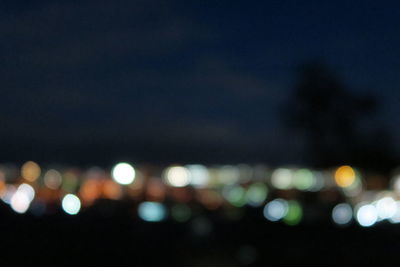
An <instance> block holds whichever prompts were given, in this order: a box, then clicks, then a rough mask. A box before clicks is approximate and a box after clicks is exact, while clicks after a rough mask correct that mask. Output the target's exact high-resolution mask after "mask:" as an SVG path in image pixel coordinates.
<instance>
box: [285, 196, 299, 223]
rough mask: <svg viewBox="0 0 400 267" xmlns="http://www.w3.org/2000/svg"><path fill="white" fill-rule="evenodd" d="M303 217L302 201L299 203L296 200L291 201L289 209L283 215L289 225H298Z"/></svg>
mask: <svg viewBox="0 0 400 267" xmlns="http://www.w3.org/2000/svg"><path fill="white" fill-rule="evenodd" d="M302 217H303V209H302V207H301V205H300V203H298V202H297V201H295V200H291V201H289V202H288V211H287V213H286V215H285V217H283V221H284V222H285V223H286V224H288V225H296V224H298V223H300V221H301V219H302Z"/></svg>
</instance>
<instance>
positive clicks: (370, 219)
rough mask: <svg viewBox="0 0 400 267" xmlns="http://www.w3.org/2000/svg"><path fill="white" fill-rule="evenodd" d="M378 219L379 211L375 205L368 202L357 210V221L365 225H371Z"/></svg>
mask: <svg viewBox="0 0 400 267" xmlns="http://www.w3.org/2000/svg"><path fill="white" fill-rule="evenodd" d="M377 220H378V211H377V209H376V208H375V206H374V205H371V204H367V205H363V206H361V207H360V208H359V209H358V211H357V221H358V223H359V224H360V225H361V226H363V227H369V226H372V225H374V224H375V223H376V221H377Z"/></svg>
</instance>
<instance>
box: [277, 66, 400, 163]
mask: <svg viewBox="0 0 400 267" xmlns="http://www.w3.org/2000/svg"><path fill="white" fill-rule="evenodd" d="M377 108H378V103H377V102H376V100H375V99H374V98H373V97H372V96H370V95H360V94H355V93H354V92H352V91H350V90H348V89H347V88H346V87H345V86H344V84H343V83H342V82H341V81H340V80H339V78H338V76H337V75H336V74H335V73H334V72H333V71H332V70H331V69H330V68H329V67H327V66H326V65H324V64H322V63H318V62H312V63H308V64H305V65H303V66H302V67H301V68H300V79H299V81H298V83H297V85H296V87H295V90H294V92H293V96H292V98H291V99H290V101H289V103H288V104H287V106H286V107H285V111H284V119H285V123H286V125H287V126H288V128H289V129H290V130H292V131H293V133H296V134H298V136H302V137H303V138H304V141H305V142H306V147H307V150H308V154H309V157H308V158H309V159H310V160H311V161H312V163H313V165H315V166H317V167H329V166H334V165H338V164H344V163H348V164H356V165H358V166H362V167H366V168H372V169H383V168H387V167H392V166H393V164H394V163H395V162H394V152H393V151H392V150H393V149H392V148H393V146H391V145H390V144H391V142H390V140H391V139H390V136H389V134H388V132H387V131H385V130H384V127H375V128H374V129H370V128H363V125H362V123H363V121H365V120H366V119H368V117H369V115H371V114H372V113H373V112H376V111H377Z"/></svg>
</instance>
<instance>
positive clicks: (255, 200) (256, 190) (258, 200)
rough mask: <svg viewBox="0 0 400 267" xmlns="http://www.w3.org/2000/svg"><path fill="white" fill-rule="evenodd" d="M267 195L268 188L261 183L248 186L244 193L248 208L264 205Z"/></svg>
mask: <svg viewBox="0 0 400 267" xmlns="http://www.w3.org/2000/svg"><path fill="white" fill-rule="evenodd" d="M267 195H268V188H267V186H266V185H265V184H263V183H254V184H252V185H250V186H249V188H248V189H247V192H246V199H247V204H249V205H250V206H254V207H257V206H260V205H262V203H264V201H265V199H266V198H267Z"/></svg>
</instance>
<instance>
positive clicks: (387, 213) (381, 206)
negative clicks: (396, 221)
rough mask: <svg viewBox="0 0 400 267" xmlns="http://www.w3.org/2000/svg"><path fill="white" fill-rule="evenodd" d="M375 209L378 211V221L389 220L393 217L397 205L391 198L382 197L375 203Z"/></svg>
mask: <svg viewBox="0 0 400 267" xmlns="http://www.w3.org/2000/svg"><path fill="white" fill-rule="evenodd" d="M376 209H377V211H378V217H379V219H381V220H384V219H389V218H391V217H392V216H394V215H395V213H396V211H397V204H396V201H395V200H394V199H393V198H391V197H384V198H382V199H380V200H378V201H377V202H376Z"/></svg>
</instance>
